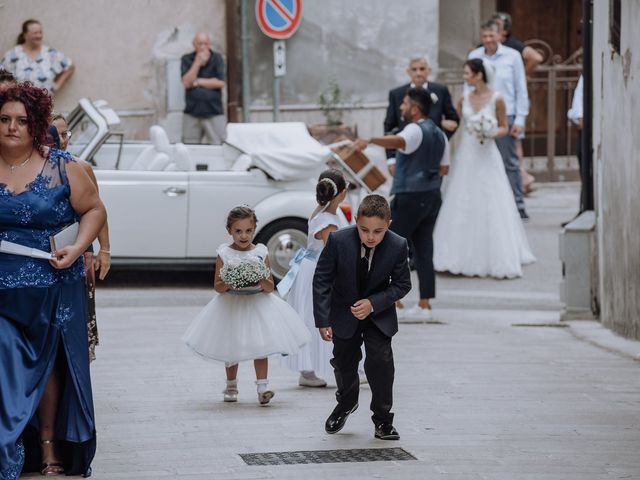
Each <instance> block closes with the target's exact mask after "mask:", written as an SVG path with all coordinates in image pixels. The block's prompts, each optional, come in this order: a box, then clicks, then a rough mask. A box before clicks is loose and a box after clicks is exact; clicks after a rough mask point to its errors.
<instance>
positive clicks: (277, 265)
mask: <svg viewBox="0 0 640 480" xmlns="http://www.w3.org/2000/svg"><path fill="white" fill-rule="evenodd" d="M255 243H263V244H265V245H266V246H267V250H268V252H269V262H270V264H271V271H272V272H273V278H274V280H275V281H276V282H279V281H280V280H281V279H282V278H283V277H284V276H285V274H286V273H287V271H288V270H289V262H290V261H291V259H292V258H293V257H294V256H295V254H296V252H297V251H298V249H300V248H303V247H306V246H307V222H306V220H304V219H302V218H284V219H281V220H276V221H274V222H271V223H270V224H268V225H267V226H266V227H264V229H263V230H262V231H261V232H260V233H259V234H258V236H257V237H256V240H255Z"/></svg>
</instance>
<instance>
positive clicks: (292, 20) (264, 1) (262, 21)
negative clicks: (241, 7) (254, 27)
mask: <svg viewBox="0 0 640 480" xmlns="http://www.w3.org/2000/svg"><path fill="white" fill-rule="evenodd" d="M301 17H302V0H258V1H257V2H256V19H257V20H258V25H259V26H260V29H261V30H262V32H263V33H264V34H265V35H266V36H267V37H270V38H274V39H276V40H284V39H286V38H289V37H291V35H293V34H294V33H295V31H296V30H297V29H298V26H299V25H300V19H301Z"/></svg>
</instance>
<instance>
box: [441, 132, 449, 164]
mask: <svg viewBox="0 0 640 480" xmlns="http://www.w3.org/2000/svg"><path fill="white" fill-rule="evenodd" d="M440 133H442V138H444V153H443V154H442V159H440V165H442V166H443V167H448V166H449V165H451V152H450V150H451V149H450V148H449V140H448V139H447V136H446V135H445V133H444V132H443V131H442V130H440Z"/></svg>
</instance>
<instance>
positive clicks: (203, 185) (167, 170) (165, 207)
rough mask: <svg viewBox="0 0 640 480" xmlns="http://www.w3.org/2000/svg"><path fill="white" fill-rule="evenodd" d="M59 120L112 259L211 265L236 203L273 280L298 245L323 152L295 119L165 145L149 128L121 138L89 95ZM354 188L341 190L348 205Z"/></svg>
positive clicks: (112, 116)
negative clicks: (210, 139)
mask: <svg viewBox="0 0 640 480" xmlns="http://www.w3.org/2000/svg"><path fill="white" fill-rule="evenodd" d="M68 122H69V128H70V129H71V130H72V132H73V136H72V138H71V142H70V144H69V151H70V152H71V153H72V154H74V155H75V156H77V157H79V158H82V159H83V160H87V161H89V162H90V163H91V164H93V166H94V169H95V174H96V177H97V178H98V182H99V186H100V196H101V198H102V200H103V202H104V204H105V206H106V207H107V211H108V215H109V227H110V234H111V253H112V257H113V264H114V266H131V267H145V268H147V267H164V268H169V267H173V268H175V267H179V268H184V267H209V268H210V267H211V265H212V262H213V261H214V258H215V255H216V247H217V246H218V245H220V244H221V243H223V242H225V241H229V238H230V237H229V236H228V235H227V234H226V230H225V220H226V215H227V213H228V211H229V210H230V209H231V208H232V207H234V206H236V205H240V204H247V205H249V206H251V207H252V208H254V209H255V211H256V214H257V216H258V220H259V223H258V230H257V236H256V240H255V241H256V242H261V243H264V244H265V245H267V247H268V249H269V256H270V259H271V265H272V268H273V272H274V274H275V276H276V277H280V278H281V277H282V276H283V275H284V274H285V273H286V271H287V269H288V264H289V261H290V259H291V258H292V257H293V255H295V252H296V251H297V249H298V248H300V247H301V246H303V245H306V238H307V234H306V230H307V220H308V216H309V215H310V213H311V212H312V211H313V210H314V208H315V205H316V203H315V199H314V185H315V179H317V176H318V174H319V172H320V171H322V170H323V169H325V168H326V162H327V161H328V160H329V159H330V158H332V154H331V151H330V149H329V148H328V147H327V146H324V145H321V144H320V143H318V142H317V141H316V140H315V139H313V138H312V137H310V136H309V134H308V132H307V129H306V127H305V125H304V124H302V123H274V124H229V126H228V138H227V143H226V144H225V145H223V146H212V145H183V144H181V143H177V144H170V143H169V140H168V137H167V135H166V133H165V132H164V130H163V129H162V128H161V127H159V126H153V127H151V130H150V136H151V140H150V141H149V142H135V143H130V142H126V143H125V142H123V135H122V134H121V133H118V132H117V131H115V130H114V127H116V126H117V125H118V124H119V123H120V120H119V118H118V116H117V114H116V113H115V112H114V111H113V110H112V109H111V108H109V107H108V105H107V104H106V102H103V101H99V102H98V101H97V102H92V101H90V100H89V99H82V100H80V102H79V105H78V107H77V108H76V109H75V110H74V111H73V112H72V113H71V114H70V115H69V117H68ZM362 193H363V189H362V188H356V189H355V190H354V191H353V192H352V194H350V196H351V198H352V200H353V201H354V202H355V201H357V196H359V195H360V194H362ZM339 213H340V215H341V218H343V219H344V221H345V223H346V222H347V219H346V217H345V216H344V214H343V213H342V212H339Z"/></svg>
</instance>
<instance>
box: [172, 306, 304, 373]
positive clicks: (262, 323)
mask: <svg viewBox="0 0 640 480" xmlns="http://www.w3.org/2000/svg"><path fill="white" fill-rule="evenodd" d="M182 340H183V341H184V342H185V343H186V345H187V346H188V347H189V348H190V349H191V350H193V352H195V353H196V354H198V355H200V356H202V357H205V358H208V359H211V360H218V361H221V362H228V363H237V362H242V361H244V360H253V359H256V358H265V357H268V356H270V355H276V354H281V355H293V354H295V353H297V352H298V350H299V349H300V347H301V346H302V345H304V344H306V343H307V342H309V340H310V334H309V330H308V329H307V328H306V327H305V326H304V324H303V323H302V321H301V320H300V318H299V317H298V314H297V313H296V312H295V310H293V309H292V308H291V307H290V306H289V305H288V304H287V303H286V302H285V301H284V300H282V299H281V298H279V297H278V296H276V295H275V294H266V293H258V294H254V295H233V294H229V293H223V294H216V296H215V297H213V299H211V301H210V302H209V303H208V304H207V305H206V306H205V307H204V309H203V310H202V311H201V312H200V313H199V314H198V316H196V318H195V319H194V320H193V322H192V323H191V325H190V326H189V328H188V329H187V331H186V333H185V334H184V335H183V337H182Z"/></svg>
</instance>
